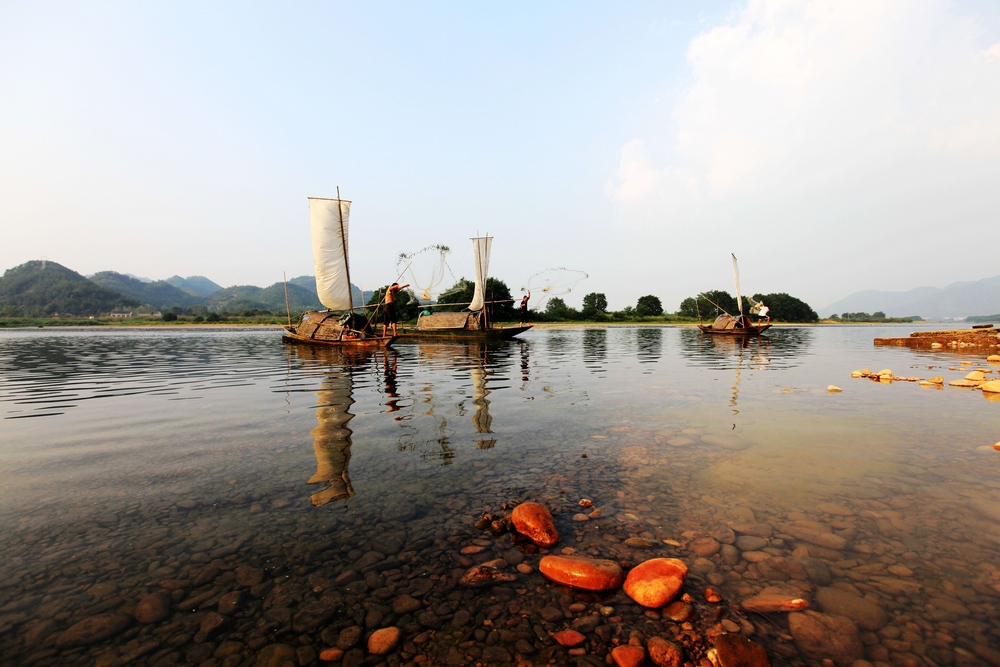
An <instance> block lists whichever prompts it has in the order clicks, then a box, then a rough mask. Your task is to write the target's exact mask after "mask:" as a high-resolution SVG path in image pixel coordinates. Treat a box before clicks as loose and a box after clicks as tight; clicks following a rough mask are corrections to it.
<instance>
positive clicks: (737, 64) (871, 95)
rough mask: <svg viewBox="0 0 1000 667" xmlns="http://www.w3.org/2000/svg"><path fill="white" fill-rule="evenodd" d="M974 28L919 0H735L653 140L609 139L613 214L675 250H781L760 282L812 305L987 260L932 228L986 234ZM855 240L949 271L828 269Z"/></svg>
mask: <svg viewBox="0 0 1000 667" xmlns="http://www.w3.org/2000/svg"><path fill="white" fill-rule="evenodd" d="M982 34H983V32H982V30H981V29H980V28H979V27H978V26H977V23H976V21H975V19H973V18H966V17H960V16H957V15H955V14H953V13H952V10H951V8H950V6H949V5H947V4H944V3H941V2H934V1H930V0H924V1H916V2H915V1H912V0H907V1H893V0H881V1H879V0H875V1H866V2H843V1H840V0H816V1H814V2H797V1H796V2H785V1H779V0H773V1H771V0H754V1H752V2H750V3H749V4H748V5H747V6H746V7H745V8H743V9H742V10H740V11H738V12H736V13H734V14H733V15H732V16H731V17H730V19H729V20H728V21H727V23H726V24H725V25H721V26H718V27H715V28H713V29H711V30H709V31H707V32H704V33H702V34H700V35H698V36H697V37H695V38H694V39H693V40H692V42H691V43H690V45H689V48H688V51H687V61H688V65H689V68H690V80H689V82H688V84H687V85H686V86H685V87H684V88H683V89H682V90H681V92H680V94H679V95H678V96H677V98H676V102H675V104H674V106H673V110H672V114H671V117H670V118H662V119H660V120H659V121H658V125H659V127H660V128H661V129H662V130H663V131H666V132H667V137H668V140H667V141H666V142H661V141H659V140H658V137H657V136H655V135H651V136H649V137H642V138H636V139H634V140H632V141H630V142H628V143H627V144H626V145H625V146H623V147H622V149H621V156H620V163H619V167H618V174H617V178H616V179H615V180H614V181H613V182H611V183H609V184H608V185H607V188H606V190H607V192H608V193H609V195H610V196H611V197H612V198H613V199H614V200H615V201H616V202H617V203H618V204H619V222H620V224H621V225H622V227H623V228H624V229H626V230H631V231H632V232H634V233H636V234H645V235H647V236H652V237H655V238H656V239H658V240H660V241H670V242H671V243H670V244H668V247H669V246H671V245H673V246H674V247H676V248H678V249H679V250H680V249H683V251H684V252H685V253H686V254H685V258H686V259H688V260H698V259H703V258H706V257H709V256H714V255H715V254H719V255H724V253H725V252H726V251H728V250H730V249H737V252H739V250H740V248H744V249H748V250H749V251H750V252H751V253H756V252H760V253H762V254H764V253H766V254H767V255H768V256H769V257H770V258H772V259H773V258H774V257H782V258H785V261H783V262H782V266H781V267H778V266H772V267H770V268H769V269H767V271H764V272H762V274H761V276H760V277H761V278H763V279H764V281H770V284H767V285H760V286H759V287H760V288H761V289H763V290H765V291H771V290H772V289H775V290H784V291H790V292H792V293H796V291H798V292H799V293H800V294H802V293H803V292H805V294H803V295H804V296H807V297H811V298H813V299H814V300H815V301H816V302H817V303H815V304H814V305H819V306H822V305H824V304H825V303H827V302H829V301H833V300H834V299H836V298H839V297H840V296H843V295H846V294H847V293H848V292H850V291H853V290H855V289H863V288H867V287H871V288H909V287H914V286H916V285H917V284H926V283H928V282H931V283H934V284H936V283H937V282H941V283H942V284H945V283H947V282H950V281H952V280H957V279H970V278H979V277H984V276H985V275H992V273H995V272H996V271H995V268H992V267H984V268H979V269H974V268H972V267H970V266H969V263H968V262H967V261H966V262H964V263H963V262H962V261H960V258H958V257H951V258H947V257H942V252H941V250H942V248H941V237H940V234H942V233H945V232H948V233H955V232H961V233H963V234H965V235H968V236H967V238H970V239H971V238H976V237H977V236H978V235H985V234H987V233H989V234H991V235H993V236H995V233H994V232H993V231H992V230H994V229H995V225H996V221H997V215H998V214H997V211H1000V193H998V188H997V187H996V183H997V182H998V180H997V179H998V178H1000V44H993V45H992V46H989V47H986V48H984V46H983V45H981V44H979V40H980V39H981V37H982ZM660 145H663V147H662V148H656V146H660ZM751 237H752V240H751ZM716 246H718V247H716ZM867 253H888V254H890V255H891V256H893V257H894V258H897V259H899V260H902V261H907V262H916V263H924V262H928V263H929V262H932V261H933V262H936V263H937V265H938V266H939V267H941V268H942V269H947V270H948V271H950V272H949V273H947V274H946V275H943V276H941V279H940V280H939V281H938V280H933V281H929V280H928V279H927V277H926V276H920V277H913V276H911V277H910V278H908V279H907V278H905V277H902V276H900V275H899V274H900V270H899V265H895V266H891V265H890V263H886V264H885V265H884V266H883V267H881V268H880V269H874V268H871V267H869V268H865V269H862V270H860V271H858V270H856V271H853V272H851V273H849V274H847V275H842V276H840V277H839V278H838V280H837V281H836V282H834V281H831V280H830V275H831V274H830V270H831V269H832V268H833V267H839V268H840V269H843V268H844V258H845V257H851V256H860V255H864V254H867ZM819 269H826V274H825V275H824V277H823V278H819V277H818V276H817V277H816V278H815V279H813V278H810V274H811V273H814V272H816V271H817V270H819ZM790 271H796V273H795V275H796V279H795V282H794V283H793V282H792V281H791V279H789V278H788V276H787V274H788V273H789V272H790ZM991 271H992V273H991ZM783 273H784V274H785V275H784V276H783V275H782V274H783ZM704 287H705V285H701V286H700V288H704ZM698 288H699V287H697V286H695V289H698ZM672 296H675V297H679V296H685V295H684V294H678V295H672Z"/></svg>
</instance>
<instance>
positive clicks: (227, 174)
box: [0, 0, 1000, 311]
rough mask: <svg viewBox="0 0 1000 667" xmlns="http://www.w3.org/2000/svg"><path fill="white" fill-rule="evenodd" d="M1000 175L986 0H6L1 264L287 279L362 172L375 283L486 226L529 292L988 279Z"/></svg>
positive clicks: (454, 254) (359, 238)
mask: <svg viewBox="0 0 1000 667" xmlns="http://www.w3.org/2000/svg"><path fill="white" fill-rule="evenodd" d="M998 184H1000V3H996V2H992V1H987V0H963V1H961V2H943V1H937V0H864V1H863V2H862V1H860V0H859V1H856V2H855V1H851V0H848V1H846V2H845V1H844V0H829V1H827V0H815V1H812V0H803V1H801V2H790V1H787V0H750V1H749V2H733V1H725V2H718V1H716V2H711V1H709V2H687V3H684V2H670V3H664V2H620V3H607V2H596V1H588V0H583V1H565V2H560V1H553V2H545V3H535V2H510V3H501V4H497V3H492V4H490V3H463V2H457V1H456V2H424V3H413V2H295V1H292V2H283V3H273V2H272V3H268V2H221V1H220V2H202V1H199V2H184V1H174V2H157V1H152V0H151V1H149V2H141V3H137V2H101V1H99V0H97V1H93V2H87V3H80V2H69V1H67V2H54V1H45V0H32V1H17V0H0V270H5V269H8V268H11V267H14V266H17V265H19V264H22V263H24V262H26V261H29V260H34V259H42V258H44V259H48V260H50V261H54V262H58V263H60V264H62V265H64V266H67V267H69V268H71V269H74V270H76V271H79V272H80V273H82V274H85V275H86V274H91V273H94V272H97V271H103V270H113V271H118V272H121V273H130V274H134V275H138V276H143V277H147V278H151V279H162V278H167V277H170V276H172V275H175V274H179V275H182V276H190V275H204V276H207V277H208V278H210V279H212V280H214V281H215V282H217V283H219V284H220V285H223V286H230V285H246V284H251V285H260V286H266V285H270V284H273V283H275V282H278V281H280V280H281V279H282V275H283V274H286V275H287V276H288V277H293V276H298V275H302V274H307V273H311V272H312V270H313V267H312V251H311V248H310V233H309V215H308V204H307V199H306V198H307V197H309V196H317V197H333V196H335V195H336V191H337V190H336V189H337V187H339V188H340V192H341V195H342V196H343V197H344V198H346V199H351V200H352V201H353V204H352V212H351V228H350V243H351V250H350V255H351V277H352V280H353V282H355V283H356V284H358V285H360V286H361V287H363V288H365V289H376V288H378V287H380V286H382V285H385V284H387V283H389V282H392V281H393V280H394V279H396V277H397V260H398V257H399V254H400V253H410V252H413V251H416V250H418V249H421V248H424V247H426V246H428V245H431V244H445V245H447V246H448V247H449V248H451V252H450V253H449V254H448V256H447V257H448V260H447V261H448V266H449V267H450V273H449V275H448V276H447V280H446V281H445V283H450V282H451V277H452V275H454V276H455V277H463V276H464V277H471V276H472V275H473V269H472V246H471V242H470V241H469V238H470V237H472V236H476V235H477V234H486V233H488V234H489V235H491V236H493V237H494V241H493V252H492V257H491V260H490V274H491V275H493V276H496V277H498V278H501V279H502V280H504V281H505V282H506V283H507V284H508V285H509V286H510V287H511V288H512V291H513V292H515V295H517V294H519V293H520V292H519V290H520V288H521V287H524V286H526V285H528V284H529V279H530V277H531V276H533V275H536V274H538V273H540V272H545V271H547V270H550V269H554V268H557V267H565V268H567V269H571V270H573V271H582V272H585V273H586V274H587V275H588V278H587V279H586V280H584V281H582V282H580V283H579V284H577V285H576V287H575V288H574V290H573V292H572V293H570V294H567V295H564V297H563V298H564V299H565V300H566V301H567V302H568V303H569V304H570V305H575V306H579V305H580V302H581V300H582V297H583V295H584V294H586V293H588V292H601V293H604V294H606V295H607V298H608V302H609V307H610V308H611V309H613V310H617V309H620V308H622V307H625V306H629V305H632V306H634V305H635V302H636V300H637V299H638V297H640V296H643V295H646V294H653V295H655V296H658V297H660V299H661V301H662V302H663V305H664V307H665V308H666V309H667V310H668V311H672V310H675V309H676V308H677V307H678V305H679V303H680V301H681V300H682V299H683V298H685V297H688V296H693V295H694V294H697V293H698V292H700V291H704V290H710V289H727V290H731V288H732V270H731V264H730V262H731V260H730V253H735V254H736V255H737V257H738V258H739V261H740V278H741V286H742V288H743V291H744V293H755V292H758V293H768V292H787V293H789V294H792V295H793V296H797V297H799V298H801V299H804V300H805V301H807V302H808V303H810V304H811V305H812V306H813V307H814V308H817V309H818V310H819V309H821V308H822V307H823V306H825V305H826V304H830V303H833V302H835V301H837V300H838V299H841V298H843V297H844V296H847V295H848V294H851V293H853V292H856V291H859V290H864V289H880V290H908V289H912V288H914V287H918V286H922V285H930V286H936V287H943V286H945V285H948V284H950V283H953V282H956V281H962V280H978V279H981V278H986V277H990V276H993V275H996V274H997V273H998V269H997V264H996V262H995V261H994V260H993V259H992V258H993V257H995V254H996V245H997V241H998V240H1000V233H998V225H997V223H998V218H1000V185H998ZM416 264H417V265H419V266H415V267H414V268H415V270H416V269H419V270H420V271H424V270H427V271H429V270H430V268H429V264H428V263H426V262H421V261H418V262H416ZM577 275H578V274H577ZM419 278H420V280H421V281H423V280H425V279H429V276H426V278H425V276H423V275H421V276H420V277H419ZM444 286H447V285H444Z"/></svg>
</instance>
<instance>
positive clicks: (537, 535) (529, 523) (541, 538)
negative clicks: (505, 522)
mask: <svg viewBox="0 0 1000 667" xmlns="http://www.w3.org/2000/svg"><path fill="white" fill-rule="evenodd" d="M510 518H511V521H512V522H513V523H514V528H516V529H517V532H519V533H521V534H522V535H524V536H525V537H527V538H528V539H530V540H531V541H532V542H534V543H535V544H537V545H538V546H540V547H543V548H548V547H551V546H554V545H555V544H556V542H558V541H559V531H557V530H556V524H555V521H554V520H553V519H552V513H551V512H549V510H548V508H547V507H545V506H544V505H539V504H538V503H521V504H520V505H518V506H517V507H515V508H514V511H513V513H511V516H510Z"/></svg>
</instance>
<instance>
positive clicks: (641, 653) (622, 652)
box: [611, 644, 646, 667]
mask: <svg viewBox="0 0 1000 667" xmlns="http://www.w3.org/2000/svg"><path fill="white" fill-rule="evenodd" d="M611 659H612V660H613V661H614V663H615V664H616V665H617V666H618V667H639V665H641V664H642V663H643V662H645V661H646V651H645V650H644V649H643V648H642V647H641V646H631V645H628V644H626V645H624V646H616V647H615V648H614V649H612V651H611Z"/></svg>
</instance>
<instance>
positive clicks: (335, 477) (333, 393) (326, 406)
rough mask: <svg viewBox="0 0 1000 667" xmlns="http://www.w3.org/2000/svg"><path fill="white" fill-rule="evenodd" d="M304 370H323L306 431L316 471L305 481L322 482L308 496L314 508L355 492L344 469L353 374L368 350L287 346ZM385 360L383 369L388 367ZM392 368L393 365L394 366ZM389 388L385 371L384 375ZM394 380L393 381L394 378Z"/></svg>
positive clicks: (363, 362)
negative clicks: (312, 421)
mask: <svg viewBox="0 0 1000 667" xmlns="http://www.w3.org/2000/svg"><path fill="white" fill-rule="evenodd" d="M289 353H290V354H292V355H294V356H295V357H296V358H297V359H298V361H299V362H300V363H301V366H302V368H303V369H304V370H308V369H310V368H318V369H320V370H321V372H322V379H321V380H320V388H319V391H317V392H316V422H317V424H316V427H315V428H314V429H312V430H311V431H310V432H309V434H310V435H312V437H313V453H314V454H315V455H316V473H315V474H314V475H313V476H312V477H310V478H309V481H308V482H307V483H308V484H323V485H324V486H323V488H321V489H320V490H319V491H316V492H315V493H313V494H312V495H310V496H309V499H310V501H311V502H312V504H313V507H321V506H323V505H326V504H328V503H331V502H333V501H335V500H341V499H346V498H350V497H352V496H353V495H354V487H353V486H352V485H351V477H350V475H349V474H348V471H347V468H348V466H349V464H350V462H351V436H352V435H353V433H354V432H353V431H352V430H351V428H350V426H349V424H350V422H351V420H352V419H354V414H353V413H351V406H353V405H354V374H355V373H356V372H358V370H359V369H360V368H362V367H364V366H365V365H366V364H367V363H368V362H369V359H370V354H371V353H366V352H364V351H356V350H345V349H341V348H335V347H313V346H308V345H292V346H289ZM388 363H389V362H388V360H386V364H387V365H386V368H388ZM393 371H395V366H393ZM386 378H387V379H386V384H387V387H388V383H389V380H388V372H387V375H386ZM393 382H394V380H393Z"/></svg>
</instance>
